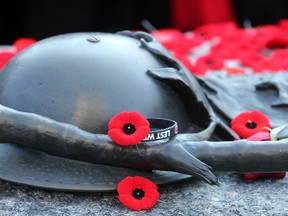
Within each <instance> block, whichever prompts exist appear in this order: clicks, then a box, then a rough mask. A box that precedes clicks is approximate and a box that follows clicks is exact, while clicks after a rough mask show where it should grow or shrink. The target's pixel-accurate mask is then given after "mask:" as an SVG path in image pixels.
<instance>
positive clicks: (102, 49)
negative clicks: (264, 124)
mask: <svg viewBox="0 0 288 216" xmlns="http://www.w3.org/2000/svg"><path fill="white" fill-rule="evenodd" d="M91 37H92V38H93V41H92V40H91ZM95 38H96V40H95ZM246 79H249V83H250V82H251V83H252V84H253V85H252V87H249V90H250V91H252V94H251V95H252V96H251V98H252V99H251V98H249V99H248V100H247V101H248V102H246V101H245V100H246V98H245V97H243V96H244V95H243V96H242V97H241V95H238V96H237V97H235V95H234V96H233V93H235V92H237V93H239V94H241V92H245V91H244V90H243V86H245V85H246V83H245V82H242V88H240V87H239V86H238V87H237V88H234V87H235V86H234V85H233V84H234V83H233V82H229V83H226V82H225V79H223V80H222V81H219V80H217V79H216V80H214V81H213V80H212V81H211V80H210V79H209V78H208V79H207V80H205V79H203V80H201V85H202V87H201V85H199V83H198V81H197V79H196V78H195V77H193V76H192V75H191V74H190V72H189V71H188V70H187V69H185V68H184V67H183V66H182V65H181V63H179V62H177V61H176V60H175V59H173V58H172V57H171V56H170V55H169V53H168V52H167V51H166V50H165V49H164V48H163V47H162V46H161V45H160V44H159V43H158V42H156V41H155V40H153V38H152V37H151V36H150V35H149V34H146V33H141V32H140V33H139V32H136V33H133V32H130V31H125V32H121V33H118V34H117V35H115V34H104V33H77V34H67V35H60V36H56V37H52V38H48V39H45V40H43V41H40V42H38V43H36V44H35V45H32V46H31V47H29V48H27V49H26V50H25V51H23V52H22V53H20V54H19V55H17V56H16V57H14V58H13V59H12V61H10V62H9V64H8V65H7V66H6V67H5V68H4V70H3V71H2V72H1V74H0V103H1V104H2V105H1V106H0V142H1V143H2V146H1V147H0V148H1V150H2V151H1V155H0V156H1V157H0V159H1V160H0V161H1V163H0V167H1V170H0V173H1V174H0V178H1V179H4V180H8V181H13V182H17V183H22V184H26V185H31V186H36V187H43V188H50V189H57V190H61V189H62V190H72V191H73V190H74V191H107V190H113V189H115V184H116V182H118V181H119V179H121V178H123V177H124V176H127V175H128V174H129V175H130V174H131V175H137V174H139V175H142V176H147V177H148V178H150V179H153V180H154V181H155V182H156V183H158V184H162V183H163V184H164V183H170V182H174V181H179V180H181V179H186V178H189V177H190V176H191V175H193V176H197V177H200V178H201V179H203V180H205V181H206V182H208V183H210V184H218V179H217V177H216V176H215V175H214V174H213V173H212V171H213V170H215V171H236V172H263V171H267V172H274V171H286V170H287V169H288V157H287V155H288V143H287V142H270V141H268V142H260V141H259V142H256V141H255V142H252V141H247V140H240V141H234V139H235V138H238V137H237V136H236V135H235V133H233V132H232V131H231V129H230V128H229V120H231V119H232V118H233V117H234V114H235V112H236V111H235V110H237V112H238V113H239V112H240V111H247V110H250V109H251V106H250V104H252V103H253V101H254V102H255V101H257V100H258V99H259V98H261V94H260V96H259V94H258V93H259V91H260V92H261V90H263V89H264V90H265V89H267V88H268V91H267V92H268V96H269V97H268V98H270V99H271V98H272V97H274V96H275V91H271V90H273V89H275V88H276V97H277V96H278V99H276V100H275V101H274V100H273V102H271V101H270V100H267V101H269V106H268V107H269V108H271V109H277V112H279V113H281V115H280V116H274V114H273V115H272V117H271V116H269V117H271V118H274V117H276V118H279V119H280V118H281V120H283V119H285V117H284V116H285V113H286V111H287V110H286V109H287V103H286V102H287V94H286V91H285V89H286V88H287V86H286V83H285V82H283V80H282V81H281V82H279V84H278V82H272V81H271V80H270V81H269V82H265V83H264V84H263V83H262V85H261V84H260V85H259V84H255V79H254V78H252V76H251V77H250V76H247V77H246ZM250 79H251V80H250ZM227 80H229V78H227ZM253 80H254V83H253ZM225 83H226V84H227V85H226V84H225ZM238 84H239V82H238ZM239 85H240V86H241V84H239ZM231 86H232V87H231ZM271 86H272V87H271ZM202 88H203V89H204V92H203V91H202ZM271 88H272V89H271ZM239 89H240V90H241V91H239ZM205 94H206V95H205ZM243 94H244V93H243ZM236 95H237V94H236ZM245 96H247V97H249V94H247V95H245ZM206 97H208V99H209V100H207V98H206ZM231 98H232V99H235V100H236V101H234V100H232V99H231ZM226 99H229V100H226ZM230 99H231V100H230ZM250 99H251V100H250ZM242 100H243V101H244V102H243V103H242ZM259 100H260V102H261V103H263V104H265V103H266V102H267V101H266V100H265V97H263V99H259ZM209 102H210V103H211V104H212V106H211V104H210V103H209ZM270 102H271V103H270ZM255 103H257V102H255ZM238 104H241V105H242V106H239V107H241V108H237V109H235V110H234V109H233V108H235V107H237V105H238ZM130 110H137V111H139V112H140V113H142V114H144V116H147V117H161V118H169V119H173V120H176V121H177V122H178V123H179V129H180V134H178V135H176V136H175V137H173V138H172V139H170V140H165V141H163V142H159V143H156V144H155V143H153V144H151V143H149V142H147V143H141V144H139V145H137V146H130V147H127V148H123V147H120V146H117V145H116V144H115V143H113V142H112V141H111V139H110V138H109V137H108V136H107V135H105V134H107V124H108V121H109V120H110V119H111V117H112V116H114V115H115V114H116V113H118V112H120V111H130ZM214 110H216V112H215V111H214ZM279 110H280V111H279ZM238 113H237V114H238ZM282 117H283V119H282ZM271 120H272V122H274V119H271ZM225 123H226V124H225ZM185 132H188V133H185ZM206 140H209V141H206ZM221 140H224V141H221ZM7 143H9V144H7ZM16 145H17V146H16ZM55 161H57V162H56V164H55ZM53 165H56V166H53ZM116 166H117V167H116ZM19 167H20V168H19ZM124 167H126V168H124ZM135 168H136V169H137V170H133V169H135ZM211 168H212V169H213V170H212V171H211ZM110 169H111V170H110ZM21 170H22V171H21ZM107 170H110V171H107ZM141 170H143V171H141ZM159 170H165V171H167V172H163V171H159ZM23 171H25V173H26V174H25V175H24V173H23ZM19 173H20V174H22V175H23V176H24V177H23V178H21V176H19ZM78 173H80V174H78ZM180 173H182V174H180ZM61 175H62V176H61ZM59 176H60V177H59ZM85 176H87V178H89V179H90V180H89V181H88V182H87V179H85ZM83 178H84V179H83ZM59 181H60V182H59ZM85 182H86V183H85Z"/></svg>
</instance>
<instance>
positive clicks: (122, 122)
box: [108, 112, 150, 146]
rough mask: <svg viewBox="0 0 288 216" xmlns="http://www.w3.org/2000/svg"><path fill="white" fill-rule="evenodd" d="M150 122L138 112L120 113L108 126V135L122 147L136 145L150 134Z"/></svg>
mask: <svg viewBox="0 0 288 216" xmlns="http://www.w3.org/2000/svg"><path fill="white" fill-rule="evenodd" d="M149 126H150V124H149V122H148V120H147V119H146V118H145V117H143V116H142V115H141V114H140V113H138V112H120V113H118V114H117V115H115V116H114V117H113V118H112V119H111V120H110V122H109V124H108V135H109V136H110V138H111V139H112V140H113V141H114V142H115V143H117V144H119V145H122V146H129V145H136V144H137V143H139V142H141V141H142V140H143V139H144V138H145V137H146V136H147V135H148V134H149V132H150V127H149Z"/></svg>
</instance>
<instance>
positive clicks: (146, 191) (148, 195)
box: [117, 176, 160, 211]
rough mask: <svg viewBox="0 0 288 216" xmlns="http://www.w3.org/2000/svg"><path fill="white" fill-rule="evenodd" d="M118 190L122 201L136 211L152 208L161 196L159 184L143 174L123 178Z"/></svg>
mask: <svg viewBox="0 0 288 216" xmlns="http://www.w3.org/2000/svg"><path fill="white" fill-rule="evenodd" d="M117 192H118V194H119V200H120V202H121V203H122V204H123V205H125V206H126V207H128V208H130V209H132V210H135V211H140V210H148V209H151V208H152V207H153V206H154V205H155V204H156V203H157V201H158V199H159V197H160V193H159V192H158V187H157V185H156V184H154V183H153V182H152V181H150V180H149V179H146V178H144V177H141V176H135V177H132V176H127V177H125V178H124V179H122V180H121V181H120V182H119V184H118V185H117Z"/></svg>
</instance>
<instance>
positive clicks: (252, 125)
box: [231, 110, 286, 183]
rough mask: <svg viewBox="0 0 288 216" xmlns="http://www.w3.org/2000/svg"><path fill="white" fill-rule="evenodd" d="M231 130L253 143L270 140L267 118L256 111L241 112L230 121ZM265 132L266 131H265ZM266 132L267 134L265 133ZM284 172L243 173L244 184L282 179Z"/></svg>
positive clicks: (269, 126)
mask: <svg viewBox="0 0 288 216" xmlns="http://www.w3.org/2000/svg"><path fill="white" fill-rule="evenodd" d="M231 129H232V130H233V131H235V132H236V133H237V134H238V135H239V136H240V137H242V138H246V139H248V140H253V141H265V140H271V135H270V130H271V124H270V121H269V118H268V117H267V116H266V115H264V114H263V113H262V112H260V111H258V110H253V111H250V112H243V113H240V114H239V115H237V116H236V117H235V118H234V119H233V120H232V121H231ZM265 130H266V131H265ZM267 131H268V132H267ZM285 176H286V172H274V173H273V172H272V173H244V174H243V178H244V180H245V181H246V182H248V183H252V182H254V181H256V180H257V179H262V178H284V177H285Z"/></svg>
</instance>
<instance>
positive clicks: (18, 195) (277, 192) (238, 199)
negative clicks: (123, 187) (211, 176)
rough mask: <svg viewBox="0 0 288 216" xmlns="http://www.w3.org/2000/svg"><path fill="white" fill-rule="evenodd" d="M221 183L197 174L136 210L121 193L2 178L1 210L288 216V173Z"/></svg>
mask: <svg viewBox="0 0 288 216" xmlns="http://www.w3.org/2000/svg"><path fill="white" fill-rule="evenodd" d="M216 175H217V176H218V178H219V180H220V182H221V185H220V186H219V187H218V186H212V185H209V184H207V183H205V182H203V181H201V180H198V179H195V178H191V179H188V180H185V181H181V182H177V183H174V184H169V185H161V186H160V187H159V192H160V193H161V197H160V199H159V201H158V202H157V204H156V205H155V206H154V207H153V208H152V209H151V210H148V211H131V210H129V209H127V208H126V207H125V206H123V205H122V204H121V203H120V202H119V201H118V198H117V194H116V192H105V193H99V192H98V193H79V192H78V193H72V192H59V191H47V190H43V189H37V188H30V187H26V186H21V185H16V184H12V183H8V182H4V181H2V182H1V181H0V215H1V216H6V215H13V216H20V215H29V216H31V215H37V216H38V215H39V216H40V215H48V216H49V215H53V216H57V215H61V216H66V215H74V216H77V215H85V216H89V215H91V216H92V215H101V216H102V215H104V216H110V215H111V216H112V215H132V216H136V215H137V216H141V215H148V216H149V215H153V216H154V215H158V216H160V215H163V216H164V215H165V216H167V215H173V216H174V215H175V216H176V215H185V216H187V215H197V216H201V215H213V216H220V215H221V216H223V215H229V216H230V215H254V216H258V215H259V216H260V215H261V216H263V215H273V216H283V215H288V205H287V203H288V196H287V194H288V177H285V178H284V179H265V180H260V181H257V182H254V183H251V184H248V183H245V182H244V181H243V179H242V178H241V176H240V175H239V174H236V173H216Z"/></svg>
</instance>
